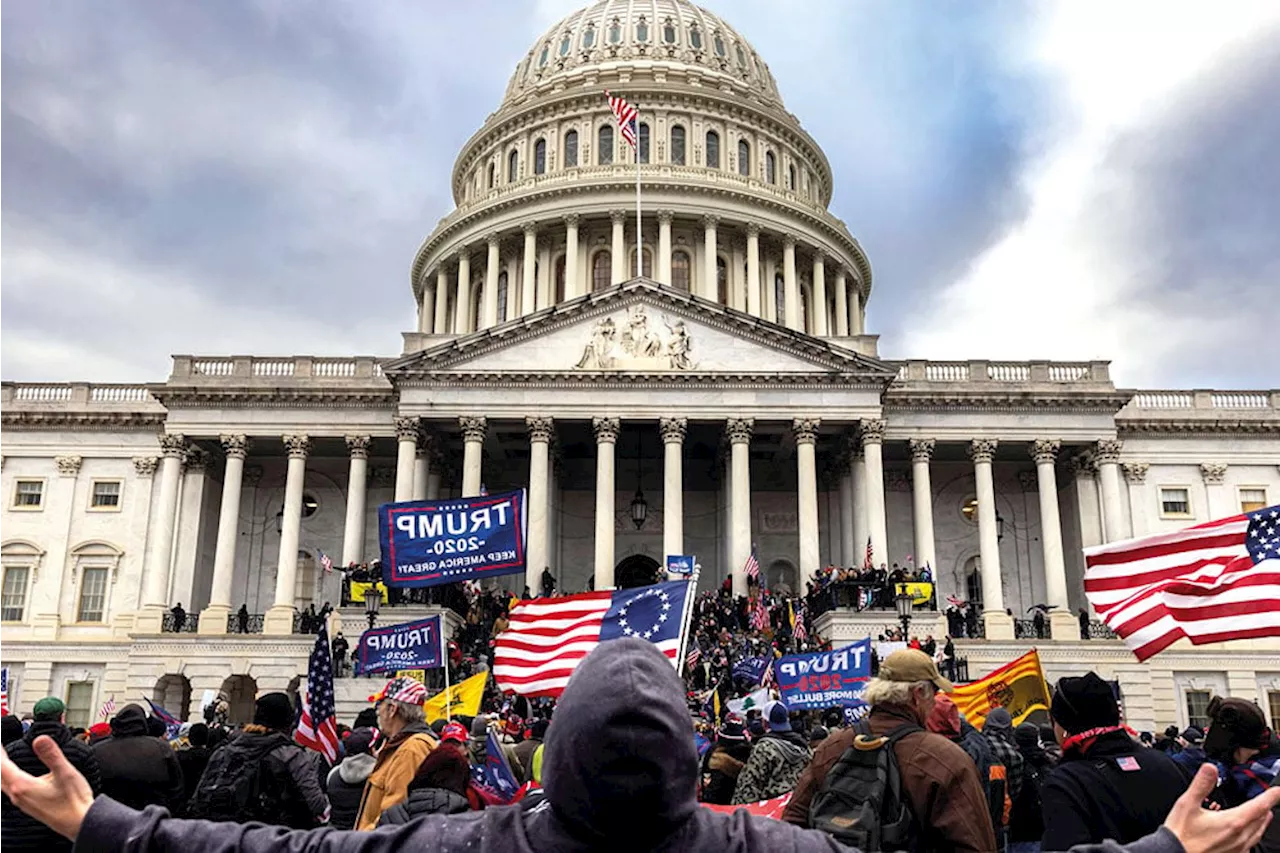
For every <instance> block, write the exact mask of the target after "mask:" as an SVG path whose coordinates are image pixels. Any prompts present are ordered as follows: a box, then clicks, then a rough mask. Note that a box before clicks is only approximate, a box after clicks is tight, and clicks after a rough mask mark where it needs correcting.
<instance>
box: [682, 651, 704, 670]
mask: <svg viewBox="0 0 1280 853" xmlns="http://www.w3.org/2000/svg"><path fill="white" fill-rule="evenodd" d="M700 660H702V649H700V648H698V647H697V646H696V645H690V646H689V652H688V654H686V655H685V656H684V666H685V669H693V668H694V667H695V666H697V665H698V661H700Z"/></svg>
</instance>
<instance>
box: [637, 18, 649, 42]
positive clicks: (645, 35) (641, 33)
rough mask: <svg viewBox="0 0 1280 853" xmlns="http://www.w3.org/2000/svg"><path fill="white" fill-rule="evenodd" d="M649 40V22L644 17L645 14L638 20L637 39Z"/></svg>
mask: <svg viewBox="0 0 1280 853" xmlns="http://www.w3.org/2000/svg"><path fill="white" fill-rule="evenodd" d="M648 40H649V24H648V22H647V21H645V19H644V15H641V16H640V20H638V21H637V22H636V41H641V42H647V41H648Z"/></svg>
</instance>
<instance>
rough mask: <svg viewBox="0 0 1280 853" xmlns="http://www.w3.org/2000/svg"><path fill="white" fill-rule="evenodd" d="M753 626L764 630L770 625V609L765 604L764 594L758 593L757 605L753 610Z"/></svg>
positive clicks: (758, 629)
mask: <svg viewBox="0 0 1280 853" xmlns="http://www.w3.org/2000/svg"><path fill="white" fill-rule="evenodd" d="M751 627H752V628H754V629H755V630H757V631H763V630H765V629H766V628H768V627H769V611H768V610H766V609H765V606H764V596H763V595H757V596H756V603H755V607H753V608H752V610H751Z"/></svg>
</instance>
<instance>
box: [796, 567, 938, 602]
mask: <svg viewBox="0 0 1280 853" xmlns="http://www.w3.org/2000/svg"><path fill="white" fill-rule="evenodd" d="M902 584H930V586H932V584H933V569H931V568H930V567H929V566H921V567H920V568H918V569H917V568H916V567H915V566H911V565H908V566H900V565H898V564H897V563H894V564H893V565H892V566H889V565H887V564H885V563H881V564H880V566H879V567H878V568H877V567H875V566H871V565H864V566H861V567H856V566H833V565H829V566H825V567H823V568H821V569H819V570H818V571H817V572H816V573H815V574H814V577H813V580H812V581H808V582H806V584H805V599H806V601H808V602H809V609H810V611H811V612H813V613H814V615H817V614H820V613H824V612H826V611H827V610H833V609H835V608H837V607H852V608H853V609H855V610H867V609H873V608H880V609H886V610H892V609H893V608H894V607H895V603H894V599H895V598H896V597H897V595H898V592H899V588H900V587H901V585H902ZM925 599H926V600H925V602H924V603H923V605H922V606H923V607H925V608H926V609H929V610H936V609H937V599H936V598H935V597H934V595H933V590H932V588H930V589H929V591H928V594H927V595H926V596H925Z"/></svg>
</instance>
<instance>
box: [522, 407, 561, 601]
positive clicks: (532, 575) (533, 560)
mask: <svg viewBox="0 0 1280 853" xmlns="http://www.w3.org/2000/svg"><path fill="white" fill-rule="evenodd" d="M524 422H525V425H526V426H528V428H529V543H528V549H527V551H526V553H527V555H528V560H527V562H526V566H525V573H524V582H525V583H526V584H527V585H528V586H529V590H530V591H531V592H532V593H533V594H534V595H537V594H538V592H539V590H540V588H541V584H542V570H543V569H547V568H550V567H551V559H550V555H549V553H548V551H547V543H548V542H549V541H550V540H549V537H548V531H547V524H548V519H549V517H550V505H549V503H548V498H549V493H548V487H549V486H550V461H551V436H552V435H553V434H554V433H555V422H554V421H553V420H552V419H551V418H534V417H528V418H525V419H524Z"/></svg>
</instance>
